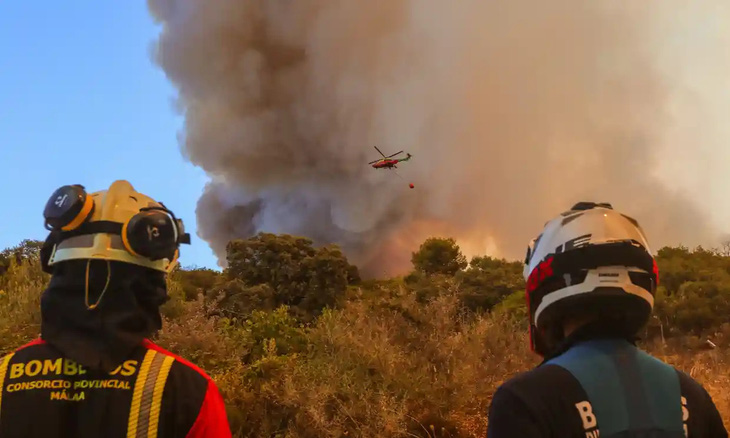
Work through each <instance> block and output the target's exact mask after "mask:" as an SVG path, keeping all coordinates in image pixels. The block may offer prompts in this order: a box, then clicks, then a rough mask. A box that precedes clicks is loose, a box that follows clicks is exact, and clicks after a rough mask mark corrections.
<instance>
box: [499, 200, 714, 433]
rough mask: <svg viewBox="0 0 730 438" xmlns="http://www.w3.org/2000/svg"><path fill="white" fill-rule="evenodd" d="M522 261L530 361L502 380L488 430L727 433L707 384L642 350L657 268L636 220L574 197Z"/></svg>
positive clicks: (656, 281)
mask: <svg viewBox="0 0 730 438" xmlns="http://www.w3.org/2000/svg"><path fill="white" fill-rule="evenodd" d="M525 263H526V266H525V279H526V281H527V304H528V314H529V318H530V335H531V336H530V338H531V342H530V343H531V346H532V349H533V350H534V351H535V352H536V353H538V354H539V355H541V356H543V357H544V359H545V360H544V361H543V362H542V364H541V365H540V366H538V367H537V368H536V369H534V370H531V371H528V372H526V373H523V374H521V375H518V376H516V377H514V378H512V379H510V380H508V381H507V382H505V383H504V384H503V385H502V386H500V387H499V388H498V389H497V391H496V393H495V394H494V398H493V399H492V404H491V407H490V410H489V426H488V432H487V436H488V438H516V437H520V438H579V437H580V438H597V437H599V436H600V437H601V438H610V437H616V438H618V437H621V438H638V437H652V438H680V437H689V438H726V437H727V436H728V434H727V432H726V430H725V427H724V426H723V423H722V419H721V418H720V415H719V413H718V411H717V408H716V407H715V404H714V403H713V401H712V399H711V398H710V396H709V394H708V393H707V392H706V391H705V389H704V388H703V387H702V386H700V384H699V383H697V382H695V381H694V380H693V379H692V378H691V377H689V376H688V375H686V374H685V373H683V372H680V371H678V370H676V369H675V368H673V367H671V366H669V365H667V364H665V363H663V362H661V361H660V360H658V359H655V358H654V357H652V356H650V355H648V354H646V353H645V352H643V351H641V350H639V349H638V348H637V347H636V346H635V344H634V342H635V339H636V338H635V336H636V335H637V333H638V332H639V330H640V329H641V327H642V326H643V325H644V324H645V323H646V322H647V321H648V318H649V317H650V314H651V311H652V308H653V304H654V294H655V291H656V287H657V284H658V281H659V278H658V277H659V272H658V269H657V266H656V262H655V261H654V259H653V257H652V255H651V252H650V250H649V245H648V244H647V241H646V238H645V236H644V233H643V231H642V230H641V228H640V226H639V224H638V223H637V222H636V221H635V220H634V219H632V218H630V217H628V216H625V215H623V214H621V213H619V212H617V211H615V210H613V208H612V207H611V206H610V205H609V204H595V203H579V204H576V205H575V206H574V207H573V208H572V209H571V210H570V211H567V212H565V213H563V214H562V215H560V216H559V217H557V218H555V219H554V220H552V221H550V222H548V223H547V224H546V225H545V228H544V230H543V232H542V233H541V234H540V236H538V237H537V238H536V239H535V240H533V241H532V243H531V245H530V247H529V248H528V252H527V258H526V261H525Z"/></svg>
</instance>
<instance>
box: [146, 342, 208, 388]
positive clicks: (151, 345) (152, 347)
mask: <svg viewBox="0 0 730 438" xmlns="http://www.w3.org/2000/svg"><path fill="white" fill-rule="evenodd" d="M142 345H143V346H144V347H145V348H147V349H150V350H155V351H157V352H158V353H162V354H164V355H166V356H170V357H172V358H174V359H175V361H177V362H179V363H180V364H182V365H185V366H187V367H188V368H191V369H193V370H194V371H195V372H197V373H198V374H200V375H201V376H203V377H205V379H206V380H208V381H212V379H211V378H210V376H209V375H208V374H207V373H206V372H205V371H203V370H202V369H200V367H198V366H197V365H195V364H194V363H192V362H190V361H189V360H186V359H183V358H182V357H180V356H178V355H177V354H175V353H172V352H170V351H167V350H165V349H164V348H162V347H160V346H159V345H157V344H155V343H154V342H152V341H150V340H149V339H145V340H144V342H143V343H142Z"/></svg>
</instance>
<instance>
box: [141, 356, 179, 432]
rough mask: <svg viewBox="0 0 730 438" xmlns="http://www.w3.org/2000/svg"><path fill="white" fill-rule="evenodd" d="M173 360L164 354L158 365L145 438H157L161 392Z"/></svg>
mask: <svg viewBox="0 0 730 438" xmlns="http://www.w3.org/2000/svg"><path fill="white" fill-rule="evenodd" d="M173 362H175V358H174V357H170V356H165V360H164V361H163V362H162V366H161V367H160V373H159V374H158V375H157V380H156V381H155V390H154V395H153V397H152V411H151V412H150V424H149V427H148V429H147V438H157V427H158V425H159V423H160V408H161V407H162V393H163V392H164V390H165V383H166V382H167V375H168V374H170V368H171V367H172V364H173ZM150 377H151V376H150Z"/></svg>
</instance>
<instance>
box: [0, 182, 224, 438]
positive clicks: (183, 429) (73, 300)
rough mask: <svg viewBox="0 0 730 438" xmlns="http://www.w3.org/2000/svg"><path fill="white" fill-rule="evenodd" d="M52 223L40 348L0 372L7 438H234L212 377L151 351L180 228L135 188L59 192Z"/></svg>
mask: <svg viewBox="0 0 730 438" xmlns="http://www.w3.org/2000/svg"><path fill="white" fill-rule="evenodd" d="M44 216H45V220H46V227H47V228H48V229H49V230H50V231H51V232H50V235H49V237H48V239H47V240H46V244H45V245H44V247H43V249H42V251H41V261H42V264H43V268H44V270H45V271H46V272H48V273H50V274H52V276H51V281H50V284H49V286H48V288H47V289H46V290H45V292H44V293H43V295H42V297H41V315H42V322H41V336H40V338H39V339H37V340H35V341H33V342H31V343H29V344H27V345H25V346H23V347H21V348H19V349H17V350H15V351H14V352H12V353H10V354H8V355H6V356H5V357H3V358H2V359H1V360H0V388H2V390H1V391H0V437H1V438H5V437H7V438H14V437H28V438H35V437H38V438H41V437H42V438H54V437H73V438H92V437H94V438H97V437H106V438H124V437H127V438H131V437H147V438H154V437H160V438H168V437H169V438H172V437H180V438H183V437H188V438H202V437H210V438H228V437H230V436H231V432H230V429H229V427H228V421H227V418H226V412H225V407H224V404H223V400H222V398H221V396H220V394H219V392H218V389H217V387H216V385H215V383H214V382H213V381H212V380H211V379H210V377H208V376H207V375H206V374H205V373H204V372H203V371H202V370H200V369H199V368H197V367H196V366H195V365H193V364H191V363H190V362H187V361H186V360H184V359H182V358H180V357H178V356H176V355H174V354H172V353H170V352H168V351H165V350H163V349H162V348H160V347H158V346H157V345H155V344H154V343H152V342H151V341H149V340H148V337H149V336H150V335H152V334H153V333H154V332H155V331H157V330H159V329H160V328H161V325H162V321H161V316H160V313H159V307H160V305H162V304H163V303H164V302H165V301H166V300H167V289H166V281H165V277H166V274H167V273H169V272H170V271H171V270H172V269H173V267H174V266H175V265H176V263H177V258H178V256H179V250H178V247H179V245H180V244H181V243H189V235H187V234H186V233H185V230H184V227H183V223H182V221H181V220H179V219H177V218H176V217H175V216H174V214H173V213H172V212H171V211H169V210H168V209H167V208H165V206H164V205H163V204H161V203H158V202H155V201H154V200H153V199H151V198H149V197H148V196H145V195H143V194H141V193H138V192H136V191H135V190H134V188H133V187H132V186H131V185H130V184H129V183H128V182H126V181H116V182H114V183H113V184H112V185H111V186H110V187H109V189H108V190H104V191H100V192H96V193H87V192H86V191H85V190H84V188H83V187H82V186H78V185H74V186H64V187H61V188H60V189H58V190H57V191H56V192H55V193H54V194H53V196H52V197H51V199H50V200H49V201H48V204H47V205H46V208H45V211H44Z"/></svg>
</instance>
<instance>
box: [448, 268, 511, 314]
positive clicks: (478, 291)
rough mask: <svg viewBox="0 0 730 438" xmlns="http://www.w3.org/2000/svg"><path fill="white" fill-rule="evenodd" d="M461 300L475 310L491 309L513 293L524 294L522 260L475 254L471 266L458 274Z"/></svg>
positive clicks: (467, 306)
mask: <svg viewBox="0 0 730 438" xmlns="http://www.w3.org/2000/svg"><path fill="white" fill-rule="evenodd" d="M457 279H458V280H459V283H460V286H461V301H462V303H463V304H464V306H465V307H466V308H468V309H471V310H474V311H488V310H491V309H492V308H493V307H494V306H496V305H497V304H499V303H500V302H501V301H502V300H503V299H505V298H506V297H508V296H510V295H512V294H514V293H516V292H517V293H524V290H525V281H524V279H523V278H522V263H520V262H508V261H507V260H504V259H496V258H492V257H488V256H484V257H474V258H473V259H472V260H471V262H470V263H469V269H467V270H466V271H461V272H459V273H457Z"/></svg>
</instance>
